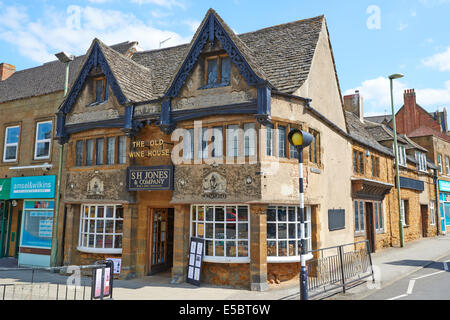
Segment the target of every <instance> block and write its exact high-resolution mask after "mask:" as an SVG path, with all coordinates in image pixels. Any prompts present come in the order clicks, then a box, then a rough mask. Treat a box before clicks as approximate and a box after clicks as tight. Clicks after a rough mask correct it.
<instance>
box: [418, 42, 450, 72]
mask: <svg viewBox="0 0 450 320" xmlns="http://www.w3.org/2000/svg"><path fill="white" fill-rule="evenodd" d="M422 63H423V64H424V65H425V66H427V67H432V68H438V69H439V70H440V71H450V47H448V48H447V50H445V51H444V52H441V53H437V54H435V55H433V56H431V57H429V58H426V59H423V60H422Z"/></svg>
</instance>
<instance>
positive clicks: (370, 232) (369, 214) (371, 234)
mask: <svg viewBox="0 0 450 320" xmlns="http://www.w3.org/2000/svg"><path fill="white" fill-rule="evenodd" d="M365 209H366V225H367V240H369V245H370V251H371V252H375V247H376V246H375V224H374V220H373V219H374V216H373V203H372V202H366V208H365Z"/></svg>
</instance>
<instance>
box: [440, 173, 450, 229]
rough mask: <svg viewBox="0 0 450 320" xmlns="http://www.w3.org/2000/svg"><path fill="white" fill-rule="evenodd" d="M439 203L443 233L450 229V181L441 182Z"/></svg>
mask: <svg viewBox="0 0 450 320" xmlns="http://www.w3.org/2000/svg"><path fill="white" fill-rule="evenodd" d="M439 202H440V212H441V231H442V233H444V234H445V233H446V229H447V228H450V181H445V180H440V181H439Z"/></svg>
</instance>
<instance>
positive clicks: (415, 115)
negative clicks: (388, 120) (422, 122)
mask: <svg viewBox="0 0 450 320" xmlns="http://www.w3.org/2000/svg"><path fill="white" fill-rule="evenodd" d="M403 101H404V108H405V113H406V116H405V117H403V128H402V129H400V130H399V131H400V132H402V133H405V134H409V133H410V132H412V131H414V130H415V129H417V128H418V127H419V112H418V110H417V102H416V92H415V90H414V89H407V90H405V92H404V93H403ZM397 126H399V122H398V120H397Z"/></svg>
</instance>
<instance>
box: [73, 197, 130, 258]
mask: <svg viewBox="0 0 450 320" xmlns="http://www.w3.org/2000/svg"><path fill="white" fill-rule="evenodd" d="M80 214H81V218H80V237H79V241H78V250H80V251H85V252H93V253H122V235H123V207H122V206H120V205H82V206H81V213H80Z"/></svg>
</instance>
